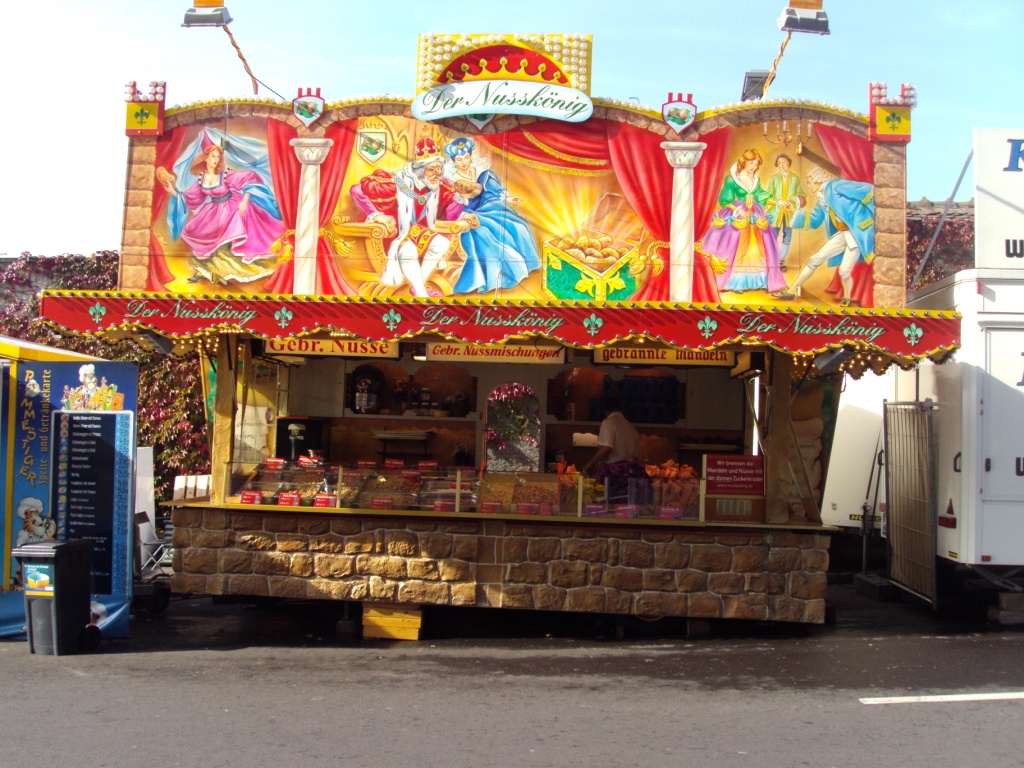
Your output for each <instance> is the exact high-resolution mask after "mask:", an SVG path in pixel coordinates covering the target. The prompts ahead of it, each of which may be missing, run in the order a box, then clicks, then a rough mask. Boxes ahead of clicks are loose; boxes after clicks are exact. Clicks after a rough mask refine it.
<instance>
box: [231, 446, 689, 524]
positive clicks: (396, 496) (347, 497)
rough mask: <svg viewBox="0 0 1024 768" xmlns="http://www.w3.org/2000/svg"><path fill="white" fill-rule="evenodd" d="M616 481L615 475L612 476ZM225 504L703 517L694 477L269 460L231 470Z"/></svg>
mask: <svg viewBox="0 0 1024 768" xmlns="http://www.w3.org/2000/svg"><path fill="white" fill-rule="evenodd" d="M613 480H614V481H613ZM227 501H228V503H235V504H243V505H245V504H252V505H259V506H263V507H266V506H276V507H290V506H295V507H322V508H331V509H351V510H359V509H367V510H370V509H376V510H414V511H419V512H437V513H457V514H458V513H479V514H490V515H523V516H541V517H556V516H558V517H607V518H620V519H659V520H694V521H695V520H698V519H699V517H700V514H699V510H700V481H699V479H698V478H697V477H695V476H674V477H630V478H618V479H613V478H608V481H607V482H602V481H600V480H596V479H594V478H590V477H584V476H582V475H581V474H580V473H578V472H566V473H561V474H560V473H554V472H549V473H543V472H488V473H485V474H482V475H481V474H480V473H478V472H476V471H475V470H470V469H459V468H450V469H449V468H439V467H436V466H431V467H422V468H405V467H401V468H399V467H379V466H376V465H373V466H359V467H344V466H339V465H335V464H324V465H319V464H312V465H310V464H305V465H300V464H297V463H295V462H282V461H279V460H269V461H268V462H266V463H264V464H260V465H258V466H257V467H255V468H251V469H249V470H248V471H241V470H239V471H237V472H235V473H233V475H232V494H231V495H230V496H229V497H228V499H227Z"/></svg>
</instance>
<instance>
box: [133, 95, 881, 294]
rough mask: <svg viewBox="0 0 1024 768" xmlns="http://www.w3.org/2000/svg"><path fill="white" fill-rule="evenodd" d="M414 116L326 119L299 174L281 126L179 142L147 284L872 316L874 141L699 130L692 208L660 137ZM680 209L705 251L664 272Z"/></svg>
mask: <svg viewBox="0 0 1024 768" xmlns="http://www.w3.org/2000/svg"><path fill="white" fill-rule="evenodd" d="M367 111H377V110H367ZM403 111H404V112H405V114H402V115H391V114H370V115H367V116H363V117H359V118H356V119H350V120H336V121H334V122H329V121H330V120H331V116H332V111H331V110H328V111H327V113H326V114H325V115H324V118H323V119H322V121H323V122H324V123H325V125H324V128H323V130H322V134H323V138H326V139H330V140H331V142H332V143H331V145H330V147H329V148H326V149H316V150H315V152H319V153H320V154H319V156H317V157H315V158H314V157H311V156H306V157H304V164H303V163H300V160H299V158H298V157H297V156H296V151H297V148H296V147H295V146H293V144H292V141H293V140H298V139H299V138H300V137H299V134H298V132H297V130H296V129H295V128H294V127H292V126H291V125H289V124H288V123H286V122H284V121H283V118H284V114H282V119H276V118H275V117H269V118H232V119H230V120H218V121H210V120H204V121H202V122H197V123H193V124H186V125H179V126H178V127H176V128H174V129H172V130H170V131H168V132H167V133H166V134H165V135H164V136H163V137H162V138H161V139H160V140H159V142H158V143H157V161H156V169H155V174H154V179H155V180H154V186H153V192H154V194H153V209H152V215H153V222H152V232H153V237H152V239H151V247H150V251H151V276H150V281H149V282H150V285H149V287H150V289H152V290H165V289H166V290H171V291H174V292H182V293H211V292H214V291H216V292H218V293H280V294H289V293H315V294H320V295H331V294H344V295H355V296H364V297H378V298H408V297H426V298H428V299H429V298H438V297H466V298H474V297H475V298H487V299H493V298H498V299H534V300H541V301H548V300H578V301H587V302H596V303H605V302H624V301H635V300H646V301H669V300H679V296H677V295H674V294H675V293H676V292H675V291H673V290H672V289H671V286H672V276H673V273H676V272H680V273H685V274H687V275H689V274H692V285H689V286H687V288H688V290H687V291H686V293H687V294H688V295H687V296H686V297H685V300H688V301H696V302H709V303H715V304H740V305H743V304H756V305H759V306H772V305H791V304H794V303H803V304H810V305H819V306H820V305H836V304H840V303H846V302H852V304H853V305H854V306H863V307H870V306H872V303H873V299H872V296H873V285H874V281H873V279H872V273H871V260H872V258H873V255H874V253H873V251H874V201H873V189H872V186H871V181H872V178H873V172H874V165H873V159H872V158H873V155H872V146H871V143H870V142H869V141H868V139H866V138H863V137H862V136H858V135H855V134H853V133H850V132H849V131H846V130H843V129H841V128H838V127H835V126H834V125H826V124H822V123H819V122H817V121H811V122H808V121H803V122H801V123H799V124H798V123H796V122H793V121H786V122H783V121H772V122H770V123H769V122H749V123H746V124H742V125H729V126H726V127H722V128H719V129H718V130H714V131H711V132H709V133H705V134H703V135H701V136H700V140H701V141H702V142H703V143H705V144H706V145H707V146H706V148H705V149H704V151H703V154H702V157H701V159H700V161H699V163H698V164H697V166H696V167H695V168H694V170H693V183H692V195H691V196H690V198H689V199H686V200H684V201H683V203H680V201H679V200H676V202H675V203H673V184H674V182H675V183H678V179H677V177H676V175H677V174H679V173H680V170H679V169H673V167H672V166H671V165H670V164H669V161H668V159H667V157H666V151H665V149H664V148H663V147H662V146H661V145H662V143H663V142H664V141H665V140H666V137H665V136H664V135H663V131H661V132H658V131H655V130H651V129H649V128H645V127H641V126H637V125H632V124H630V123H626V122H621V121H619V120H613V119H608V118H603V117H592V118H590V119H588V120H585V121H583V122H579V123H567V122H564V121H559V120H545V119H540V120H536V121H534V122H529V123H525V124H520V125H518V126H517V127H515V128H514V129H513V130H509V131H505V132H502V133H476V132H474V131H473V129H472V127H471V126H470V125H469V124H466V129H467V131H466V132H459V131H455V130H453V129H451V128H448V127H446V126H445V125H440V124H435V123H430V122H424V121H420V120H416V119H414V118H412V117H411V116H408V111H407V110H403ZM805 111H806V112H812V110H805ZM825 114H827V113H825V112H822V115H823V116H824V115H825ZM831 122H833V123H834V122H835V120H832V121H831ZM699 123H700V121H698V124H699ZM305 135H306V134H305V133H304V134H303V138H305ZM300 143H301V142H300ZM300 151H302V150H301V149H300ZM687 173H688V171H687ZM681 204H685V205H686V206H687V207H688V208H689V209H690V210H691V211H692V213H687V215H689V216H691V217H692V222H693V229H694V240H695V242H696V246H695V248H694V249H693V252H692V253H686V254H684V255H683V256H682V257H681V261H679V263H672V260H671V258H670V256H669V239H670V235H671V231H672V221H673V216H674V215H675V216H678V215H680V212H679V211H673V205H676V206H677V207H678V206H679V205H681ZM302 217H307V219H308V218H310V217H311V218H312V220H314V221H315V223H316V225H317V226H316V235H317V237H316V244H315V258H313V257H312V253H313V252H312V251H309V253H310V257H309V258H307V257H306V254H305V253H304V252H303V247H302V245H301V244H296V229H297V221H299V220H300V219H301V218H302ZM297 254H298V255H297ZM311 259H312V261H311V263H310V260H311ZM691 260H692V261H691Z"/></svg>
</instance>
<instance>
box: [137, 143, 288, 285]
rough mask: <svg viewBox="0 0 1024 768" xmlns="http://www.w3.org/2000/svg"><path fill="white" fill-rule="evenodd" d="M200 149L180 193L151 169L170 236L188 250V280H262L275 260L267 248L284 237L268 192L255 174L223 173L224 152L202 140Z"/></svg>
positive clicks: (171, 177)
mask: <svg viewBox="0 0 1024 768" xmlns="http://www.w3.org/2000/svg"><path fill="white" fill-rule="evenodd" d="M201 146H202V149H201V151H200V152H199V153H198V154H197V155H196V157H195V159H194V160H193V162H192V163H191V165H190V167H189V172H190V173H191V175H192V176H194V177H195V179H196V180H195V182H194V183H193V184H192V185H191V186H189V187H187V188H185V189H184V190H181V189H179V188H177V187H176V181H177V179H176V178H175V176H174V174H172V173H170V172H169V171H167V170H166V169H164V168H158V169H157V181H159V182H160V183H161V184H162V185H163V186H164V187H165V188H166V189H167V191H168V193H169V194H170V195H171V198H170V200H169V202H168V212H167V218H168V226H169V229H170V231H171V236H172V237H173V238H175V239H179V238H180V239H181V241H182V242H184V243H185V244H186V245H188V247H189V248H191V249H192V255H191V256H190V257H189V265H190V266H191V267H192V269H193V272H194V274H193V275H192V276H191V277H189V278H188V280H189V282H192V283H194V282H198V281H199V280H202V279H204V278H205V279H207V280H209V281H210V282H211V283H214V284H216V283H223V284H225V285H226V284H227V283H229V282H232V281H234V282H237V283H248V282H252V281H253V280H259V279H260V278H263V277H266V276H267V275H269V274H271V273H272V272H273V268H274V260H275V259H276V254H273V253H271V248H272V246H273V245H274V243H275V242H277V240H278V238H280V237H281V235H282V234H283V232H284V224H283V223H282V221H281V211H280V209H279V208H278V206H277V201H276V200H275V199H274V195H273V192H272V191H271V190H270V188H269V186H267V184H266V183H265V182H264V180H263V178H262V177H261V176H260V174H259V173H257V172H256V171H253V170H238V171H236V170H230V169H227V168H225V163H224V150H223V149H222V148H221V147H220V146H218V145H217V144H215V143H214V142H213V141H211V140H210V138H209V137H208V136H207V135H206V134H204V135H203V137H202V145H201ZM189 214H191V215H190V216H189ZM186 218H187V221H186Z"/></svg>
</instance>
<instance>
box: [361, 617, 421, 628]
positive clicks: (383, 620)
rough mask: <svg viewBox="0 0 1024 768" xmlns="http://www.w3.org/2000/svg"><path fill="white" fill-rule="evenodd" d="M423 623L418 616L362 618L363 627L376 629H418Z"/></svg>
mask: <svg viewBox="0 0 1024 768" xmlns="http://www.w3.org/2000/svg"><path fill="white" fill-rule="evenodd" d="M422 623H423V621H422V619H420V617H419V616H387V617H384V616H364V617H363V626H364V627H366V626H369V625H373V626H377V627H419V626H420V625H421V624H422Z"/></svg>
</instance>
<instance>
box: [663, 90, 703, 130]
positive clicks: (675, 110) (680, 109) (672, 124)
mask: <svg viewBox="0 0 1024 768" xmlns="http://www.w3.org/2000/svg"><path fill="white" fill-rule="evenodd" d="M696 117H697V107H695V106H694V104H693V94H692V93H688V94H686V98H685V99H684V98H683V94H681V93H674V94H673V93H670V94H669V95H668V101H666V102H665V103H664V104H662V105H661V119H662V120H664V121H665V124H666V125H668V127H669V128H671V129H672V130H673V131H675V132H676V135H678V136H682V135H683V131H685V130H686V129H687V128H689V127H690V125H691V124H692V123H693V121H694V120H695V119H696Z"/></svg>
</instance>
